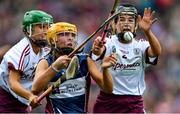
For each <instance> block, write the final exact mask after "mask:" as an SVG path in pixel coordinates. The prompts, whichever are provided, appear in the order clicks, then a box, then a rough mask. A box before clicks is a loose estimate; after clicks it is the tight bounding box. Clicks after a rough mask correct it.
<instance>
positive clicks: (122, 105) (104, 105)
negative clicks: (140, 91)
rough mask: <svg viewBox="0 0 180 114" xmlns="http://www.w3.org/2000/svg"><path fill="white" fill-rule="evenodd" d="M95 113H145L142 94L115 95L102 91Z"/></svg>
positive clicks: (95, 106)
mask: <svg viewBox="0 0 180 114" xmlns="http://www.w3.org/2000/svg"><path fill="white" fill-rule="evenodd" d="M93 112H94V113H145V112H144V105H143V99H142V96H135V95H114V94H106V93H104V92H102V91H101V92H100V94H99V95H98V97H97V100H96V103H95V105H94V109H93Z"/></svg>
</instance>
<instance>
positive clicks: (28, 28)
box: [23, 10, 53, 47]
mask: <svg viewBox="0 0 180 114" xmlns="http://www.w3.org/2000/svg"><path fill="white" fill-rule="evenodd" d="M52 23H53V18H52V16H51V15H49V14H47V13H46V12H43V11H40V10H31V11H28V12H26V13H25V15H24V19H23V31H24V32H25V34H26V35H27V37H28V38H29V39H30V41H32V42H33V43H34V44H35V45H37V46H38V47H44V46H46V45H47V44H48V43H47V41H46V40H33V39H32V38H31V37H32V36H35V35H38V34H43V33H44V32H42V33H38V34H34V35H33V34H32V31H33V26H34V25H37V24H39V25H41V26H42V27H43V26H44V24H47V25H50V24H52Z"/></svg>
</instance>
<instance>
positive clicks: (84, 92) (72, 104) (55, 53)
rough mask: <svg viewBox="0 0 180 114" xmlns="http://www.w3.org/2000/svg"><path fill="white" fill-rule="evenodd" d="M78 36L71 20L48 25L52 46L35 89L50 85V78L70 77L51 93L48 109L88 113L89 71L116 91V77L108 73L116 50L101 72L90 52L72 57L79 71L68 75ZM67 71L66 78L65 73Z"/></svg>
mask: <svg viewBox="0 0 180 114" xmlns="http://www.w3.org/2000/svg"><path fill="white" fill-rule="evenodd" d="M76 37H77V28H76V26H75V25H73V24H70V23H66V22H58V23H56V24H53V25H52V26H51V27H50V28H49V29H48V32H47V38H48V41H49V43H50V44H51V46H52V50H51V53H50V54H49V55H47V56H46V57H45V58H44V59H42V60H41V61H40V62H39V64H38V65H37V69H36V74H35V78H34V82H33V86H32V92H33V93H34V94H39V93H40V92H41V91H43V89H44V88H45V87H47V85H48V83H49V82H52V83H53V82H55V81H56V80H57V79H58V78H59V77H60V79H61V81H62V80H66V81H64V82H63V83H61V84H60V85H59V86H58V87H56V88H55V89H53V91H52V93H51V94H50V95H49V96H48V100H47V106H46V112H47V113H86V112H87V103H88V96H89V94H88V93H89V86H90V76H89V75H91V77H92V78H93V79H94V80H95V81H96V83H97V84H98V85H99V86H100V87H101V89H102V91H103V92H104V93H111V92H112V88H113V85H112V77H111V75H110V74H109V73H108V68H109V67H111V66H112V65H115V63H116V58H115V55H114V54H112V55H111V56H108V57H106V58H105V59H104V61H103V64H102V69H103V71H102V73H101V72H100V71H99V70H98V69H97V67H96V64H95V63H94V61H93V60H92V59H90V58H89V57H88V55H87V54H84V53H77V54H76V55H75V56H74V57H73V58H72V61H73V60H76V62H75V63H74V66H75V69H76V70H75V73H74V75H73V76H71V79H69V78H68V77H69V76H70V75H68V72H66V71H67V69H68V68H69V67H71V62H70V60H71V59H70V58H69V57H68V56H67V55H68V54H70V53H71V52H72V51H73V50H74V48H75V46H76V40H77V39H76ZM75 58H76V59H75ZM69 62H70V63H69ZM68 64H69V66H68ZM75 64H76V65H75ZM67 66H68V68H67ZM66 68H67V69H66ZM64 72H65V75H66V79H65V77H64V75H63V73H64ZM67 79H68V80H67Z"/></svg>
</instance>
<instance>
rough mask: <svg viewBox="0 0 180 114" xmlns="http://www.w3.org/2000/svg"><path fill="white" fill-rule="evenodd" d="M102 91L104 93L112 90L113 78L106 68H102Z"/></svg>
mask: <svg viewBox="0 0 180 114" xmlns="http://www.w3.org/2000/svg"><path fill="white" fill-rule="evenodd" d="M102 89H103V91H104V92H106V93H112V91H113V80H112V76H111V74H110V73H109V71H108V68H103V87H102Z"/></svg>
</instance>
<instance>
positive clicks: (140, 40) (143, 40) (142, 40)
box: [134, 38, 148, 43]
mask: <svg viewBox="0 0 180 114" xmlns="http://www.w3.org/2000/svg"><path fill="white" fill-rule="evenodd" d="M134 41H135V42H137V43H140V42H148V41H147V40H146V39H144V38H139V39H137V38H135V39H134Z"/></svg>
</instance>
